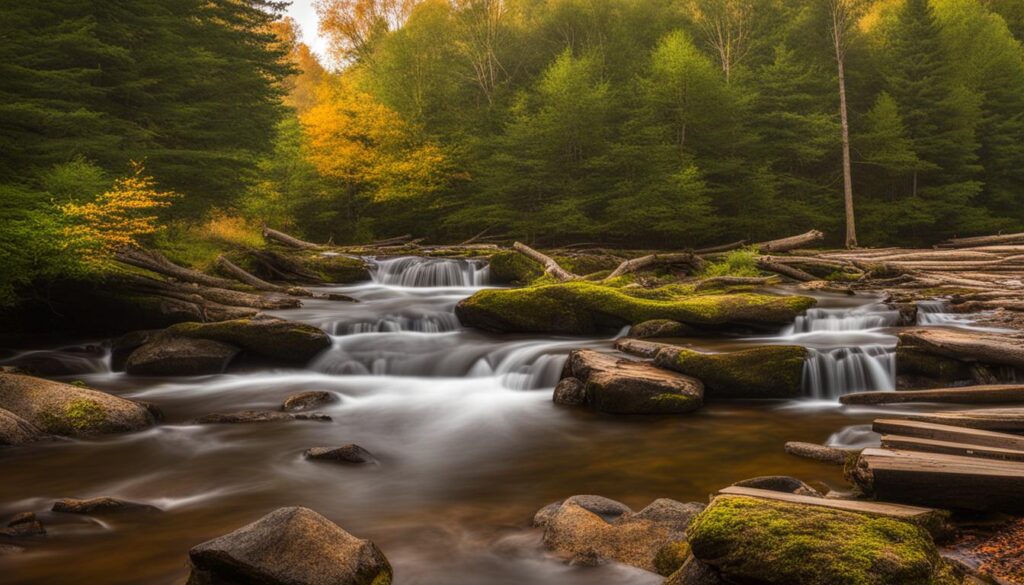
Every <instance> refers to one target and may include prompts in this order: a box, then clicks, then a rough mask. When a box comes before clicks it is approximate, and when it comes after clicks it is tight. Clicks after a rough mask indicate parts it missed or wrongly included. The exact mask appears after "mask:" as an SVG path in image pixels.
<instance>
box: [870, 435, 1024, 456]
mask: <svg viewBox="0 0 1024 585" xmlns="http://www.w3.org/2000/svg"><path fill="white" fill-rule="evenodd" d="M882 448H884V449H896V450H904V451H921V452H925V453H945V454H947V455H961V456H964V457H981V458H984V459H1000V460H1003V461H1022V462H1024V451H1020V450H1017V449H1001V448H999V447H988V446H985V445H971V444H969V443H957V442H953V441H938V440H935V439H922V438H919V437H903V436H900V435H883V436H882Z"/></svg>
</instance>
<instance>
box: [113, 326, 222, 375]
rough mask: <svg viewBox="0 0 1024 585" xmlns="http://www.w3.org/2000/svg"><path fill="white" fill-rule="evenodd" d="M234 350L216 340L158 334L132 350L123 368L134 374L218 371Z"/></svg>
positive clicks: (178, 373) (183, 373)
mask: <svg viewBox="0 0 1024 585" xmlns="http://www.w3.org/2000/svg"><path fill="white" fill-rule="evenodd" d="M238 352H239V349H238V348H237V347H235V346H233V345H229V344H227V343H221V342H220V341H211V340H209V339H190V338H187V337H168V336H159V337H157V338H156V339H154V340H152V341H150V342H149V343H147V344H145V345H143V346H142V347H140V348H138V349H136V350H135V351H133V352H132V354H131V356H130V357H129V358H128V361H127V362H126V363H125V371H127V372H128V373H129V374H132V375H135V376H201V375H205V374H220V373H221V372H223V371H224V370H225V369H227V367H228V364H230V363H231V360H233V359H234V358H235V356H236V355H238Z"/></svg>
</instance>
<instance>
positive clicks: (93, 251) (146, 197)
mask: <svg viewBox="0 0 1024 585" xmlns="http://www.w3.org/2000/svg"><path fill="white" fill-rule="evenodd" d="M177 196H178V195H177V193H174V192H171V191H159V190H157V189H156V182H155V181H154V180H153V177H150V176H148V175H146V174H145V169H144V168H143V165H142V164H141V163H137V162H132V163H131V172H130V173H129V174H128V175H127V176H125V177H121V178H119V179H117V180H116V181H114V184H113V186H111V188H110V189H109V190H107V191H106V192H105V193H103V194H101V195H99V196H98V197H97V198H96V200H95V201H90V202H88V203H83V204H78V203H67V204H64V205H61V206H59V209H60V211H61V213H62V214H63V215H64V217H65V218H67V219H68V220H69V221H70V225H68V226H67V227H66V228H65V230H64V236H65V239H66V243H67V244H69V245H71V246H75V247H78V248H80V249H82V250H83V252H84V254H85V255H86V258H87V259H88V260H97V259H102V258H105V257H108V256H109V255H110V254H111V253H113V252H114V251H116V250H118V249H120V248H124V247H131V246H137V245H138V244H139V238H141V237H143V236H146V235H149V234H153V233H155V232H157V231H158V230H159V229H160V225H159V224H158V218H157V216H156V215H154V211H155V210H157V209H159V208H162V207H167V206H169V205H170V204H171V200H172V199H173V198H175V197H177Z"/></svg>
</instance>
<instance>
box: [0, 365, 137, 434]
mask: <svg viewBox="0 0 1024 585" xmlns="http://www.w3.org/2000/svg"><path fill="white" fill-rule="evenodd" d="M0 408H3V409H6V410H8V411H10V412H12V413H14V414H15V415H17V416H19V417H21V418H22V419H24V420H25V421H27V422H29V423H30V424H32V425H33V426H35V427H36V428H38V429H39V430H40V431H42V432H44V433H50V434H54V435H62V436H69V437H86V436H92V435H99V434H107V433H126V432H132V431H138V430H142V429H144V428H147V427H150V426H152V425H153V424H154V423H155V422H156V421H155V419H154V418H153V415H152V414H151V413H150V412H149V410H147V409H146V408H145V407H144V406H142V405H140V404H138V403H135V402H132V401H130V400H125V399H124V398H118V397H117V396H113V395H111V394H107V393H105V392H99V391H97V390H91V389H89V388H80V387H78V386H72V385H70V384H61V383H60V382H51V381H49V380H42V379H40V378H33V377H32V376H24V375H20V374H5V373H0Z"/></svg>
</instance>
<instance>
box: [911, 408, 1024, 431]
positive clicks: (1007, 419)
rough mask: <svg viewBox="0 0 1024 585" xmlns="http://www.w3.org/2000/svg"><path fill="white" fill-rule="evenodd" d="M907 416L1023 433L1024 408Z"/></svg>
mask: <svg viewBox="0 0 1024 585" xmlns="http://www.w3.org/2000/svg"><path fill="white" fill-rule="evenodd" d="M906 416H907V418H909V419H911V420H918V421H923V422H930V423H936V424H940V425H942V424H945V425H953V426H959V427H969V428H972V429H981V430H985V431H1000V432H1009V433H1024V408H986V409H978V410H957V411H950V412H932V413H922V414H908V415H906Z"/></svg>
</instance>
